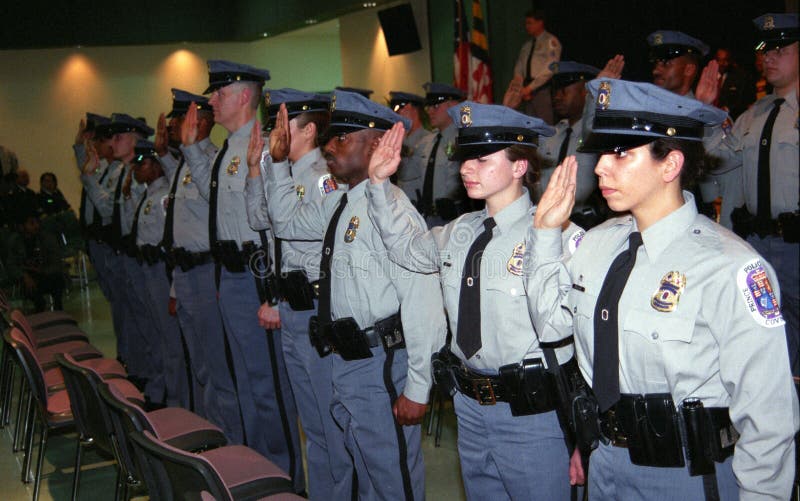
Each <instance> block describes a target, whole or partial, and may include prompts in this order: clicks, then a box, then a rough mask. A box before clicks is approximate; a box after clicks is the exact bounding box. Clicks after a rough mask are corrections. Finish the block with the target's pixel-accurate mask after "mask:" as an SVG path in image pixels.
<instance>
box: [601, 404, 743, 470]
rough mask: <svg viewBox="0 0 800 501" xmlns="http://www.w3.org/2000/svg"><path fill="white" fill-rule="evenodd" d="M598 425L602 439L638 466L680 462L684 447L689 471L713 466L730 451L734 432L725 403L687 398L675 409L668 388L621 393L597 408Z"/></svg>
mask: <svg viewBox="0 0 800 501" xmlns="http://www.w3.org/2000/svg"><path fill="white" fill-rule="evenodd" d="M600 429H601V432H602V435H603V437H604V439H605V442H606V443H608V444H610V445H613V446H615V447H625V448H627V449H628V453H629V455H630V459H631V462H632V463H633V464H636V465H640V466H656V467H682V466H685V465H686V461H685V459H684V449H685V451H686V457H688V459H689V466H690V474H691V475H704V474H707V473H709V470H710V472H713V470H714V469H713V462H722V461H724V460H725V459H726V458H727V457H728V456H730V455H732V454H733V449H734V444H735V443H736V441H737V440H738V438H739V434H738V432H737V431H736V429H735V428H734V427H733V424H732V423H731V420H730V416H729V414H728V408H727V407H704V406H703V404H702V402H700V401H699V400H695V399H691V400H690V399H687V400H686V401H684V403H683V405H682V406H681V407H680V409H678V408H676V407H675V403H674V402H673V400H672V396H671V395H670V394H669V393H651V394H647V395H622V396H621V397H620V400H619V402H617V403H616V404H614V406H613V407H612V408H611V409H609V410H608V411H606V412H604V413H602V414H600ZM684 444H685V448H684Z"/></svg>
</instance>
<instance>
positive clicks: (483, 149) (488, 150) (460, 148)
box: [450, 143, 511, 162]
mask: <svg viewBox="0 0 800 501" xmlns="http://www.w3.org/2000/svg"><path fill="white" fill-rule="evenodd" d="M509 146H511V145H510V144H504V143H492V144H487V143H481V144H467V145H456V150H455V152H453V155H452V157H450V159H451V160H455V161H456V162H463V161H465V160H472V159H473V158H480V157H485V156H486V155H491V154H492V153H496V152H498V151H500V150H504V149H506V148H508V147H509Z"/></svg>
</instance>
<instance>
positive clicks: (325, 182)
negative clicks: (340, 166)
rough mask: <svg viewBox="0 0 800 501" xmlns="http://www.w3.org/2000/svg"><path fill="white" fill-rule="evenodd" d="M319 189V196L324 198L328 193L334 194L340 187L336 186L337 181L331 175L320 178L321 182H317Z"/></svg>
mask: <svg viewBox="0 0 800 501" xmlns="http://www.w3.org/2000/svg"><path fill="white" fill-rule="evenodd" d="M317 188H319V194H320V195H322V196H323V197H324V196H325V195H327V194H328V193H333V192H334V191H336V190H337V189H339V185H338V184H336V180H335V179H334V178H333V176H332V175H331V174H325V175H324V176H320V178H319V181H317Z"/></svg>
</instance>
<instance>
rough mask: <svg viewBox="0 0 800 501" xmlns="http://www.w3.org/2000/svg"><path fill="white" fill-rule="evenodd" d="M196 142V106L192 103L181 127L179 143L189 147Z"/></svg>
mask: <svg viewBox="0 0 800 501" xmlns="http://www.w3.org/2000/svg"><path fill="white" fill-rule="evenodd" d="M195 141H197V105H195V104H194V101H192V102H191V103H190V104H189V110H188V111H187V112H186V116H185V117H184V118H183V124H182V125H181V143H182V144H183V145H184V146H189V145H192V144H194V143H195Z"/></svg>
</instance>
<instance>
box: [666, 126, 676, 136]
mask: <svg viewBox="0 0 800 501" xmlns="http://www.w3.org/2000/svg"><path fill="white" fill-rule="evenodd" d="M677 133H678V131H676V130H675V127H670V128H668V129H667V135H668V136H669V137H672V136H674V135H675V134H677Z"/></svg>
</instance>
